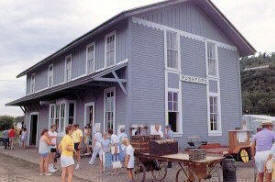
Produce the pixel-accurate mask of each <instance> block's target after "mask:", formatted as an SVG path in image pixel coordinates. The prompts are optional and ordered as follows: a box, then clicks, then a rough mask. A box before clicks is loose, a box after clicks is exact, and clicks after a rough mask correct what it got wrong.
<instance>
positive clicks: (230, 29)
mask: <svg viewBox="0 0 275 182" xmlns="http://www.w3.org/2000/svg"><path fill="white" fill-rule="evenodd" d="M185 1H190V2H194V3H195V4H197V5H198V6H199V7H200V8H201V9H203V10H204V11H205V13H206V14H207V15H208V16H209V17H210V18H211V19H212V20H213V21H214V22H215V23H216V24H217V25H218V26H219V27H220V28H221V30H222V31H224V33H225V35H227V36H228V37H229V38H230V39H231V40H232V41H233V43H234V44H235V45H236V46H237V47H238V49H239V53H240V55H241V56H248V55H252V54H254V53H255V52H256V50H255V49H254V48H253V47H252V46H251V44H250V43H249V42H248V41H247V40H246V39H245V38H244V37H243V36H242V35H241V33H240V32H239V31H238V30H237V29H236V28H235V27H234V26H233V25H232V23H231V22H230V21H229V20H228V19H227V18H226V17H225V16H224V15H223V14H222V13H221V12H220V11H219V9H218V8H217V7H216V6H215V5H214V4H213V3H212V2H211V1H210V0H166V1H163V2H159V3H155V4H151V5H147V6H142V7H139V8H135V9H131V10H128V11H124V12H121V13H119V14H118V15H116V16H114V17H112V18H111V19H109V20H107V21H106V22H104V23H102V24H101V25H99V26H97V27H96V28H94V29H93V30H91V31H89V32H87V33H86V34H84V35H82V36H81V37H79V38H77V39H75V40H73V41H72V42H70V43H69V44H67V45H66V46H64V47H63V48H61V49H59V50H58V51H56V52H55V53H53V54H51V55H50V56H48V57H46V58H45V59H43V60H42V61H40V62H38V63H36V64H35V65H33V66H32V67H30V68H28V69H26V70H25V71H23V72H21V73H20V74H18V75H17V78H19V77H21V76H24V75H25V74H27V73H28V72H31V71H33V70H35V69H36V68H38V67H39V66H41V65H43V64H46V63H48V62H49V61H50V60H52V59H54V58H56V57H57V56H59V55H61V54H63V53H65V52H66V51H68V50H70V49H72V48H74V47H76V46H78V45H79V44H80V43H82V42H83V41H85V40H87V39H88V38H90V37H92V36H94V35H96V34H98V33H100V32H102V31H103V30H106V29H108V28H109V27H111V26H112V25H114V24H117V23H118V22H120V21H122V20H125V19H127V18H129V17H131V16H134V15H136V14H140V13H144V12H147V11H151V10H155V9H158V8H163V7H166V6H170V5H175V4H178V3H182V2H185Z"/></svg>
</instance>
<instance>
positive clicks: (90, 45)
mask: <svg viewBox="0 0 275 182" xmlns="http://www.w3.org/2000/svg"><path fill="white" fill-rule="evenodd" d="M92 46H94V58H93V59H94V67H93V72H95V42H92V43H90V44H88V45H87V46H86V75H88V74H91V73H93V72H91V73H89V68H88V65H89V63H88V49H89V48H90V47H92Z"/></svg>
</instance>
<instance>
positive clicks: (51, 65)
mask: <svg viewBox="0 0 275 182" xmlns="http://www.w3.org/2000/svg"><path fill="white" fill-rule="evenodd" d="M50 67H52V73H50ZM50 74H51V76H52V78H51V79H52V85H50V78H49V77H50ZM53 77H54V71H53V64H50V65H49V67H48V88H50V87H53V86H54V83H53Z"/></svg>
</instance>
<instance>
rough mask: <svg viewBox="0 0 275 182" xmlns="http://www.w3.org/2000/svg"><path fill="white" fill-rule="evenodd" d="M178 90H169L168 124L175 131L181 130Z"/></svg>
mask: <svg viewBox="0 0 275 182" xmlns="http://www.w3.org/2000/svg"><path fill="white" fill-rule="evenodd" d="M178 108H179V102H178V92H174V91H168V124H169V126H170V127H171V129H172V130H173V131H174V132H179V109H178Z"/></svg>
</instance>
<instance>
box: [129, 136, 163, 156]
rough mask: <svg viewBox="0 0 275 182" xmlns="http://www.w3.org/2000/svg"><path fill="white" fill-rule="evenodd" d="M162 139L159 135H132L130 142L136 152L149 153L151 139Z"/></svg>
mask: <svg viewBox="0 0 275 182" xmlns="http://www.w3.org/2000/svg"><path fill="white" fill-rule="evenodd" d="M157 139H160V136H158V135H142V136H132V137H131V140H130V143H131V145H132V146H133V148H134V149H135V153H149V144H150V141H153V140H157Z"/></svg>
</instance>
